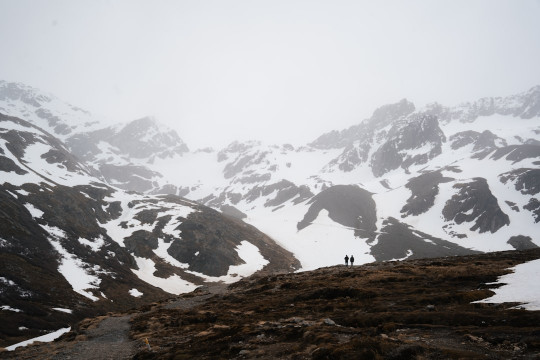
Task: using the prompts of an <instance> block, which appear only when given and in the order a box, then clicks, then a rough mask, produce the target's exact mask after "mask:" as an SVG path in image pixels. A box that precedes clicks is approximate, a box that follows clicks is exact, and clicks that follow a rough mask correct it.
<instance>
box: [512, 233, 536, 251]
mask: <svg viewBox="0 0 540 360" xmlns="http://www.w3.org/2000/svg"><path fill="white" fill-rule="evenodd" d="M508 244H510V245H512V246H513V247H514V249H516V250H529V249H536V248H538V245H536V244H535V243H533V242H532V239H531V238H530V237H529V236H523V235H518V236H512V237H511V238H510V239H509V240H508Z"/></svg>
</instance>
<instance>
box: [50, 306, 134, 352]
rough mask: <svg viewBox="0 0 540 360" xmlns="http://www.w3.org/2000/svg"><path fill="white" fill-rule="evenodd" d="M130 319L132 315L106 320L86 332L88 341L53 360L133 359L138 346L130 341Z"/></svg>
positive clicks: (76, 343) (78, 343) (69, 348)
mask: <svg viewBox="0 0 540 360" xmlns="http://www.w3.org/2000/svg"><path fill="white" fill-rule="evenodd" d="M130 318H131V315H125V316H121V317H108V318H105V319H104V320H103V321H101V322H100V323H99V325H98V326H97V327H96V328H93V329H88V330H87V331H86V336H87V340H86V341H78V342H75V343H74V344H73V346H68V347H67V348H65V349H62V350H61V351H60V353H59V354H57V355H54V356H52V357H51V359H54V360H66V359H87V360H94V359H95V360H98V359H131V358H132V357H133V355H135V353H136V352H137V346H136V344H135V342H134V341H132V340H130V339H129V329H130V325H129V320H130Z"/></svg>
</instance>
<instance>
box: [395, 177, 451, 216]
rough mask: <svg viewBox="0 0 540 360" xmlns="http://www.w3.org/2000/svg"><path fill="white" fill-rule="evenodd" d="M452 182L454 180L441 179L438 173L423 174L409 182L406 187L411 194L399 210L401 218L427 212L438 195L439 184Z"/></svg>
mask: <svg viewBox="0 0 540 360" xmlns="http://www.w3.org/2000/svg"><path fill="white" fill-rule="evenodd" d="M452 180H454V179H452V178H448V177H443V175H442V174H441V172H440V171H435V172H430V173H425V174H422V175H420V176H418V177H415V178H412V179H411V180H409V182H408V183H407V185H406V187H407V189H409V190H411V193H412V194H411V197H410V198H409V199H407V204H406V205H405V206H403V208H402V209H401V213H402V215H401V217H406V216H409V215H420V214H422V213H425V212H426V211H428V210H429V209H430V208H431V207H432V206H433V204H434V202H435V197H436V196H437V194H438V193H439V184H441V183H445V182H449V181H452Z"/></svg>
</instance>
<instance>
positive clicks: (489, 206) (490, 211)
mask: <svg viewBox="0 0 540 360" xmlns="http://www.w3.org/2000/svg"><path fill="white" fill-rule="evenodd" d="M454 188H455V189H458V190H459V192H458V193H457V194H455V195H454V196H452V198H451V199H450V200H448V201H447V202H446V204H445V206H444V208H443V211H442V214H443V216H444V218H445V219H446V220H447V221H455V222H456V224H461V223H463V222H474V224H473V226H472V227H471V228H470V229H471V230H472V231H476V230H478V232H480V233H483V232H487V231H489V232H491V233H494V232H496V231H497V230H499V229H500V228H501V227H503V226H505V225H510V219H509V217H508V215H506V214H505V213H504V212H503V211H502V210H501V208H500V207H499V204H498V202H497V198H496V197H495V196H493V194H492V193H491V191H490V190H489V186H488V184H487V181H486V179H484V178H474V179H472V181H470V182H467V183H460V184H456V185H454Z"/></svg>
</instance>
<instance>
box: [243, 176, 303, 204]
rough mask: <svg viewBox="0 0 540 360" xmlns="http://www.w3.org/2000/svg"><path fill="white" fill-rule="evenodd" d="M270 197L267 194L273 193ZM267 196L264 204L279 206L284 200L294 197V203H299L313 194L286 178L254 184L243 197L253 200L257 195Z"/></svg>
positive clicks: (249, 200)
mask: <svg viewBox="0 0 540 360" xmlns="http://www.w3.org/2000/svg"><path fill="white" fill-rule="evenodd" d="M274 193H275V196H274V197H273V198H271V197H270V196H269V195H271V194H274ZM261 196H262V197H269V198H268V200H266V202H265V204H264V206H267V207H268V206H279V205H281V204H283V203H284V202H286V201H289V200H292V199H294V202H295V203H300V202H302V201H305V200H307V199H309V198H311V197H312V196H313V194H312V193H311V191H310V190H309V188H308V187H307V186H300V187H298V186H296V185H295V184H293V183H292V182H290V181H288V180H281V181H280V182H278V183H275V184H270V185H266V186H256V187H254V188H252V189H251V190H250V191H249V192H248V193H247V194H246V195H245V199H246V201H248V202H252V201H255V200H256V199H258V198H259V197H261Z"/></svg>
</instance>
